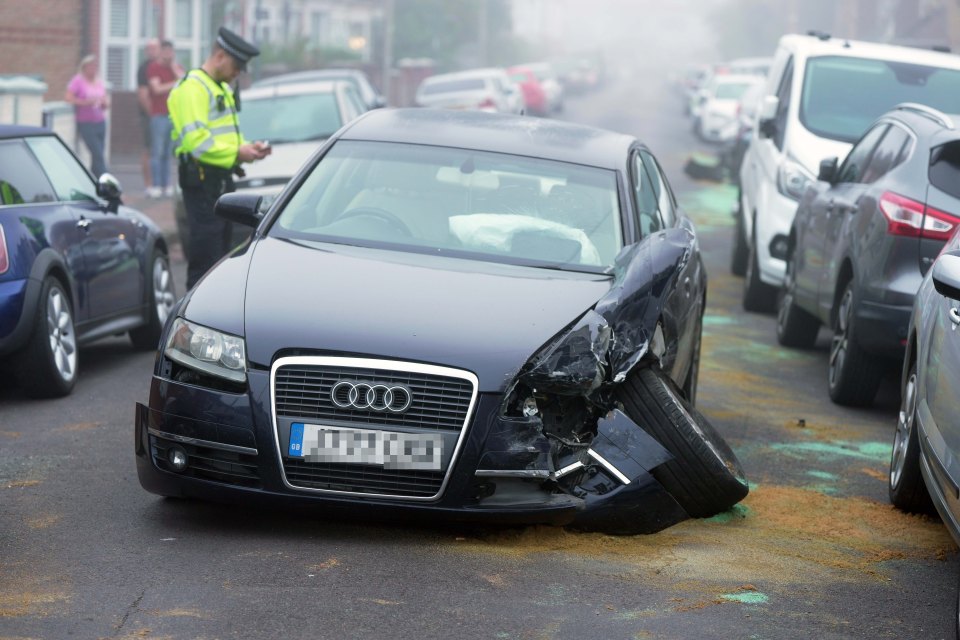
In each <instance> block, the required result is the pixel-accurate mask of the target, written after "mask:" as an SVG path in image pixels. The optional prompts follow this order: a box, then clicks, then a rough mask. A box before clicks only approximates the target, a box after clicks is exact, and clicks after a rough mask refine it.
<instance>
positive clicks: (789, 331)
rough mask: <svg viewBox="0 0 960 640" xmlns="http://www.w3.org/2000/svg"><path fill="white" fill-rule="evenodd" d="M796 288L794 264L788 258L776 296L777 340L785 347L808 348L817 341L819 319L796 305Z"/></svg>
mask: <svg viewBox="0 0 960 640" xmlns="http://www.w3.org/2000/svg"><path fill="white" fill-rule="evenodd" d="M796 290H797V275H796V265H795V264H794V262H793V259H792V258H789V259H788V260H787V274H786V276H785V277H784V279H783V287H781V289H780V294H779V295H778V296H777V342H779V343H780V344H782V345H783V346H785V347H796V348H798V349H809V348H810V347H812V346H813V343H814V342H816V341H817V334H818V333H819V332H820V321H819V320H817V318H816V317H815V316H813V315H811V314H810V313H809V312H808V311H806V310H805V309H801V308H800V307H798V306H797V302H796Z"/></svg>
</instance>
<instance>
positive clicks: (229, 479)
mask: <svg viewBox="0 0 960 640" xmlns="http://www.w3.org/2000/svg"><path fill="white" fill-rule="evenodd" d="M174 444H176V445H177V446H179V447H182V448H183V450H184V451H185V452H186V453H187V461H188V464H187V468H186V469H184V470H183V471H181V472H179V473H178V475H182V476H187V477H191V478H201V479H203V480H213V481H215V482H224V483H226V484H235V485H240V486H244V487H255V488H258V487H260V486H261V484H260V473H259V468H258V465H257V456H254V455H249V454H245V453H235V452H233V451H223V450H221V449H213V448H210V447H202V446H197V445H193V444H188V443H185V442H173V441H172V440H167V439H166V438H158V437H157V436H154V435H151V436H150V450H151V453H152V454H153V460H154V463H155V464H156V465H157V467H159V468H160V469H163V470H164V471H170V472H174V471H173V469H172V468H171V467H170V463H169V462H167V454H168V451H169V449H170V447H171V446H173V445H174Z"/></svg>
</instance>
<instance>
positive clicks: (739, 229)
mask: <svg viewBox="0 0 960 640" xmlns="http://www.w3.org/2000/svg"><path fill="white" fill-rule="evenodd" d="M737 201H738V205H737V213H736V218H737V223H736V226H735V227H734V231H733V253H732V255H731V256H730V273H732V274H733V275H735V276H740V277H743V276H744V275H746V273H747V261H748V260H749V259H750V247H748V246H747V230H746V225H744V224H743V201H742V200H740V199H739V196H738V198H737Z"/></svg>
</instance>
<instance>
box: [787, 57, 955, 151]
mask: <svg viewBox="0 0 960 640" xmlns="http://www.w3.org/2000/svg"><path fill="white" fill-rule="evenodd" d="M802 96H803V97H802V99H801V101H800V121H801V122H802V123H803V125H804V126H805V127H806V128H807V129H809V130H810V131H812V132H813V133H815V134H817V135H819V136H822V137H825V138H830V139H833V140H841V141H844V142H853V141H854V140H856V139H857V138H858V137H860V135H861V133H862V132H863V131H866V129H867V127H868V126H870V123H871V122H873V121H874V120H876V119H877V118H879V117H880V116H881V115H882V114H883V113H884V112H886V111H887V110H889V109H890V108H892V107H893V106H894V105H896V104H899V103H901V102H919V103H921V104H925V105H929V106H931V107H933V108H934V109H939V110H941V111H943V112H945V113H954V112H956V110H957V105H958V104H960V70H956V69H942V68H938V67H930V66H926V65H920V64H910V63H906V62H892V61H888V60H870V59H865V58H852V57H846V56H823V57H817V58H811V59H810V60H808V61H807V68H806V75H805V77H804V81H803V93H802Z"/></svg>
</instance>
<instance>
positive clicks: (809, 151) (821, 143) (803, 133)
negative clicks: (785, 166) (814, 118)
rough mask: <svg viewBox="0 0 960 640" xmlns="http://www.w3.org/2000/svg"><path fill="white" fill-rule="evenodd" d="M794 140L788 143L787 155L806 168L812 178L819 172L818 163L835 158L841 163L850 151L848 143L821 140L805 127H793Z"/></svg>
mask: <svg viewBox="0 0 960 640" xmlns="http://www.w3.org/2000/svg"><path fill="white" fill-rule="evenodd" d="M794 136H795V138H794V139H793V140H791V141H790V145H789V148H790V151H789V154H790V155H792V156H793V157H794V158H796V159H797V160H798V161H799V162H800V164H802V165H803V166H804V167H806V169H807V171H809V172H810V173H811V174H812V175H813V176H816V175H817V174H818V173H819V172H820V161H821V160H825V159H827V158H834V157H835V158H837V159H838V160H839V162H843V160H844V158H846V157H847V154H848V153H850V149H851V148H852V147H853V145H852V144H850V143H849V142H843V141H841V140H831V139H829V138H823V137H821V136H818V135H816V134H815V133H813V132H811V131H809V130H808V129H807V128H806V127H802V126H800V127H794Z"/></svg>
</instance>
